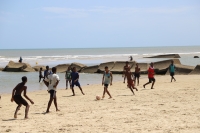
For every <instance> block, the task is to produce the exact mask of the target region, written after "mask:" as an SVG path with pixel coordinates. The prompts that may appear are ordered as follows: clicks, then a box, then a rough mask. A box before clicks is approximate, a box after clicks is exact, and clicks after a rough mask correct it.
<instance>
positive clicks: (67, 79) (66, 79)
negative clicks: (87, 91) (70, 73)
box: [66, 79, 68, 89]
mask: <svg viewBox="0 0 200 133" xmlns="http://www.w3.org/2000/svg"><path fill="white" fill-rule="evenodd" d="M66 89H68V79H66Z"/></svg>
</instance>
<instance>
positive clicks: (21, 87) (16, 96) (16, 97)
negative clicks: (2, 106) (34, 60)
mask: <svg viewBox="0 0 200 133" xmlns="http://www.w3.org/2000/svg"><path fill="white" fill-rule="evenodd" d="M26 82H27V77H26V76H24V77H22V82H21V83H19V84H18V85H17V86H16V87H15V88H14V89H13V91H12V97H11V102H13V101H15V102H16V104H18V106H17V108H16V111H15V114H14V118H17V112H18V111H19V109H20V107H21V106H22V104H23V105H24V106H26V109H25V119H27V118H28V111H29V107H30V106H29V104H28V103H27V102H26V100H24V99H23V98H22V96H21V93H22V92H23V91H24V97H25V98H26V99H27V100H29V101H30V102H31V103H32V104H34V102H33V101H32V100H31V99H30V98H29V97H28V96H27V95H26V90H27V87H26V86H25V84H26Z"/></svg>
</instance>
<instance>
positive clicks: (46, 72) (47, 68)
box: [44, 66, 52, 79]
mask: <svg viewBox="0 0 200 133" xmlns="http://www.w3.org/2000/svg"><path fill="white" fill-rule="evenodd" d="M50 74H52V72H51V71H50V70H49V66H46V70H45V71H44V79H46V78H48V76H49V75H50Z"/></svg>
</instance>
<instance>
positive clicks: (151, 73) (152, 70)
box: [143, 62, 156, 89]
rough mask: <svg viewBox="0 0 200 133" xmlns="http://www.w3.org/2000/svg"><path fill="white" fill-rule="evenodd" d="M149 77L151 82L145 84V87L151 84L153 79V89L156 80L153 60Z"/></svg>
mask: <svg viewBox="0 0 200 133" xmlns="http://www.w3.org/2000/svg"><path fill="white" fill-rule="evenodd" d="M148 78H149V82H148V83H146V84H144V85H143V87H144V88H145V86H146V85H148V84H150V83H151V82H152V81H153V83H152V86H151V89H153V86H154V83H155V82H156V80H155V78H154V67H153V62H151V65H150V67H149V70H148Z"/></svg>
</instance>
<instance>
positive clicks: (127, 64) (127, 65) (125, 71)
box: [122, 61, 131, 83]
mask: <svg viewBox="0 0 200 133" xmlns="http://www.w3.org/2000/svg"><path fill="white" fill-rule="evenodd" d="M130 69H131V66H130V65H129V62H128V61H126V65H125V66H124V68H123V74H122V77H124V83H125V80H126V74H127V72H128V71H130Z"/></svg>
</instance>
